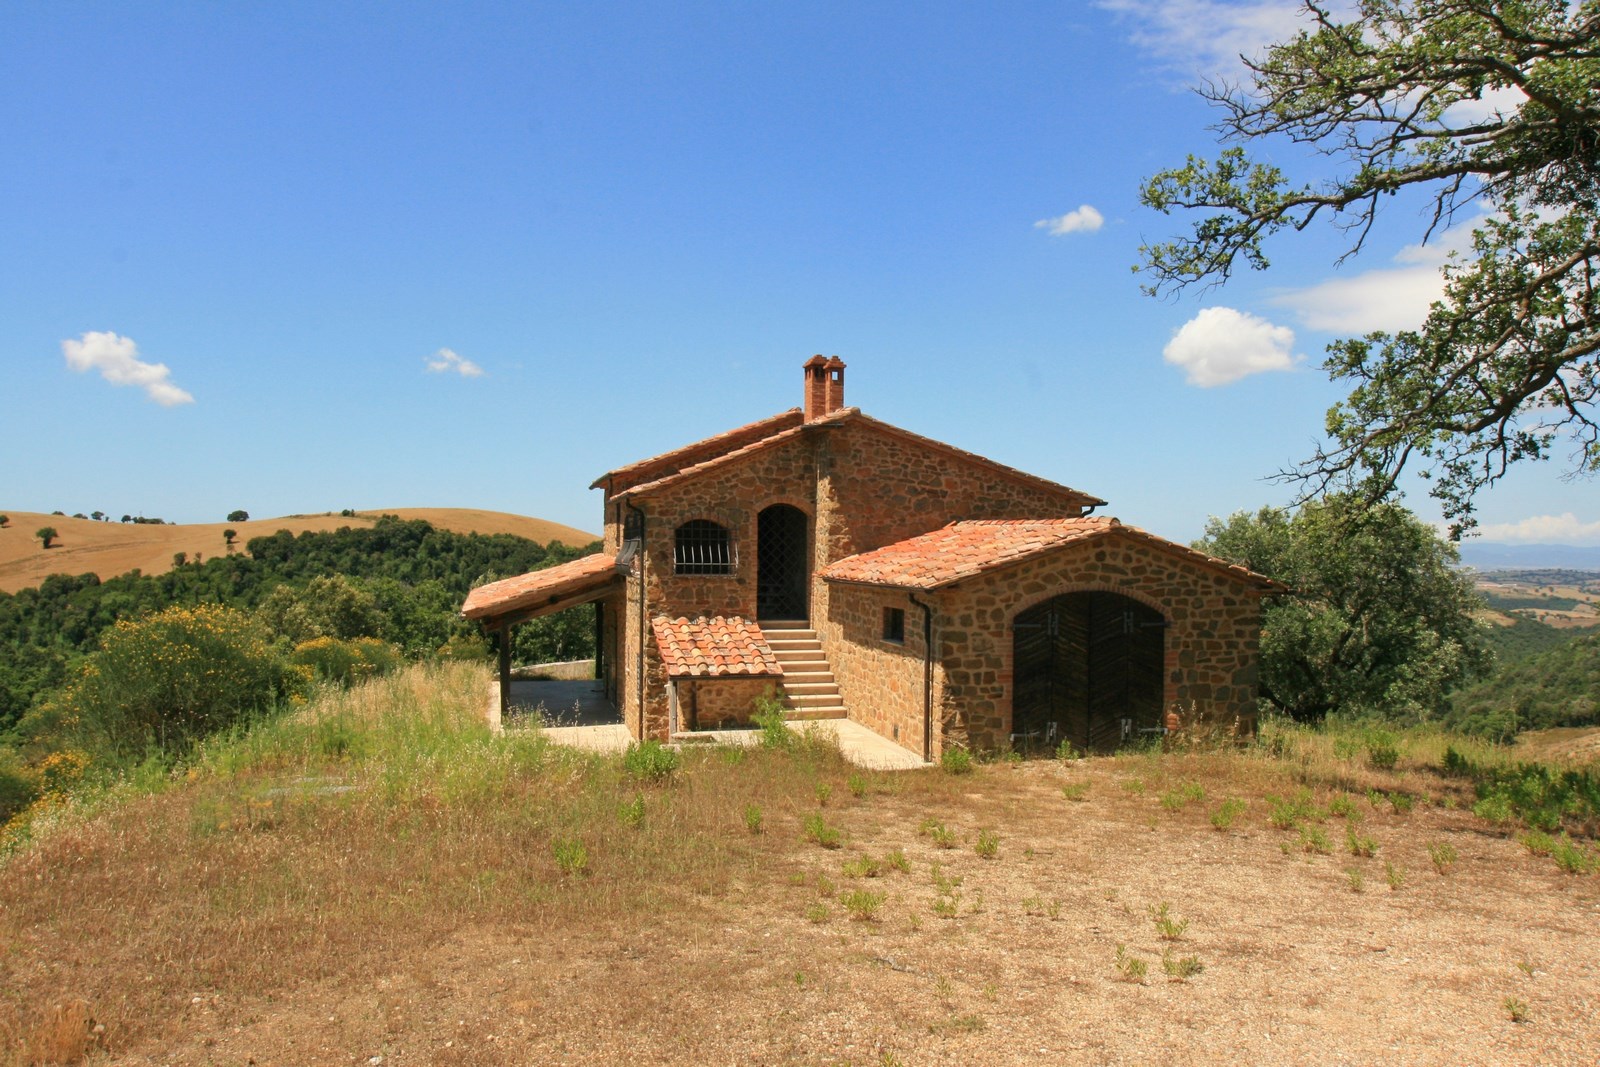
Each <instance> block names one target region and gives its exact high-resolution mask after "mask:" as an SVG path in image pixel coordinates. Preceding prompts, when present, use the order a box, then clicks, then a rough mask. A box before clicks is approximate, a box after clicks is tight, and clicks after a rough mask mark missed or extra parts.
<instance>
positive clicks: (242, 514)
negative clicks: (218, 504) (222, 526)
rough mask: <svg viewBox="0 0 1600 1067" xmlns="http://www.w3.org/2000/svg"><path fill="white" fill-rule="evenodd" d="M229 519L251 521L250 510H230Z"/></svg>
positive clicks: (230, 520)
mask: <svg viewBox="0 0 1600 1067" xmlns="http://www.w3.org/2000/svg"><path fill="white" fill-rule="evenodd" d="M228 521H229V522H249V521H250V513H249V512H248V511H244V510H242V509H241V510H239V511H230V512H228Z"/></svg>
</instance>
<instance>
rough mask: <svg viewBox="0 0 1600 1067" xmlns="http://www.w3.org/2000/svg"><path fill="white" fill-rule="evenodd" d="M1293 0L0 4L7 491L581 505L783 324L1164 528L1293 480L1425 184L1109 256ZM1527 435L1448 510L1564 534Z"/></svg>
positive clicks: (662, 438)
mask: <svg viewBox="0 0 1600 1067" xmlns="http://www.w3.org/2000/svg"><path fill="white" fill-rule="evenodd" d="M1293 6H1294V5H1293V4H1291V3H1281V2H1273V3H1262V2H1243V3H1225V2H1221V0H1107V2H1105V3H1101V4H1087V3H1086V4H1023V3H1010V4H1000V5H966V4H940V3H933V4H924V5H877V4H865V5H863V4H835V5H830V4H815V3H812V4H805V5H797V4H778V3H772V4H736V3H722V4H700V3H682V2H680V3H673V4H638V5H629V4H618V5H610V6H606V7H604V8H600V7H598V6H593V5H574V4H560V5H557V4H503V5H500V4H478V3H464V4H460V5H449V6H445V5H414V6H407V5H402V4H384V5H379V4H338V3H334V4H316V5H309V4H296V3H273V4H245V3H240V4H228V5H216V4H204V5H201V4H194V5H186V4H162V5H109V4H73V5H64V4H44V3H21V4H12V5H8V6H7V8H6V9H5V12H4V13H3V14H0V69H3V70H4V71H6V77H5V79H4V82H3V85H0V131H3V133H0V152H3V156H0V161H3V166H0V234H3V235H4V237H3V243H0V247H3V249H4V255H0V366H3V367H4V378H3V381H4V383H5V387H4V393H5V395H6V396H7V397H8V398H9V402H8V403H7V404H6V406H5V410H6V412H7V415H8V418H9V419H10V421H11V423H12V426H11V430H12V432H11V434H10V440H11V445H10V447H8V448H7V449H6V450H5V459H4V461H3V466H0V505H4V506H6V507H10V508H13V509H17V510H39V511H51V510H55V509H61V510H64V511H67V512H75V511H83V512H88V511H91V510H102V511H106V512H109V513H111V514H114V515H120V514H123V513H124V512H131V513H142V514H145V515H149V516H161V517H164V518H167V519H169V520H174V521H180V522H209V521H220V520H221V519H222V518H223V516H225V515H226V514H227V512H229V511H231V510H233V509H235V508H245V509H247V510H249V511H250V512H251V513H252V515H254V516H256V517H267V516H272V515H281V514H288V513H292V512H313V511H327V510H339V509H342V508H346V507H353V508H357V509H363V510H365V509H371V508H381V507H406V506H441V507H442V506H451V507H480V508H490V509H496V510H503V511H511V512H518V513H522V514H529V515H538V516H541V517H544V518H549V519H554V520H556V521H560V522H564V523H569V524H571V525H575V526H579V527H581V528H585V529H591V530H593V529H597V528H598V526H599V494H598V493H597V492H591V491H589V490H587V489H586V486H588V484H589V483H590V481H591V480H593V478H594V477H595V476H597V475H598V474H600V473H602V472H603V471H605V470H607V469H609V468H611V467H614V466H618V465H620V464H623V463H626V462H628V461H631V460H633V459H637V458H640V457H643V456H646V455H650V454H653V453H656V452H660V451H664V450H666V449H668V448H671V447H674V446H676V445H678V444H682V443H684V442H686V441H689V440H693V439H695V438H698V437H702V436H705V435H708V434H711V433H715V432H718V431H720V430H723V429H726V428H728V427H730V426H733V425H736V424H739V423H743V422H748V421H751V420H753V419H756V418H760V417H764V416H766V415H768V414H771V413H774V412H776V411H780V410H782V409H784V408H787V407H791V406H793V405H796V404H798V403H800V383H801V372H800V365H801V363H802V362H803V361H804V360H805V359H806V358H807V357H809V356H810V355H812V354H814V353H823V354H826V355H835V354H837V355H839V356H840V357H841V358H842V359H844V361H845V362H846V363H847V364H848V366H849V370H848V372H847V377H846V397H847V401H848V402H849V403H851V404H856V405H860V406H861V407H862V408H863V409H865V410H866V411H867V412H869V413H870V414H872V415H874V416H876V417H878V418H881V419H885V420H887V421H890V422H894V423H896V424H899V425H902V426H904V427H906V428H908V429H911V430H915V431H917V432H920V433H925V434H929V435H931V436H934V437H938V438H940V439H943V440H946V441H949V442H950V443H952V444H956V445H959V446H961V447H964V448H968V449H972V450H974V451H977V452H981V453H983V454H985V455H989V456H992V457H994V458H995V459H998V460H1000V461H1002V462H1005V463H1009V464H1012V465H1015V466H1018V467H1022V468H1024V469H1026V470H1030V471H1033V472H1035V473H1038V474H1041V475H1043V476H1045V477H1049V478H1052V479H1055V480H1057V481H1060V482H1064V483H1066V484H1068V485H1072V486H1074V487H1077V488H1080V489H1083V490H1085V491H1088V492H1092V493H1094V494H1096V495H1099V496H1102V497H1105V498H1106V499H1108V500H1109V501H1110V502H1111V506H1110V507H1109V508H1106V509H1104V510H1105V511H1106V512H1108V513H1110V514H1114V515H1117V516H1119V517H1121V518H1122V519H1124V520H1125V521H1128V522H1133V523H1136V524H1138V525H1141V526H1145V527H1146V528H1149V529H1151V530H1152V531H1154V532H1157V533H1161V534H1163V535H1165V536H1169V537H1173V538H1177V539H1182V540H1187V539H1190V538H1193V537H1196V536H1198V535H1199V534H1200V533H1201V530H1202V528H1203V526H1204V523H1205V520H1206V518H1207V516H1208V515H1223V514H1227V513H1230V512H1232V511H1235V510H1238V509H1242V508H1255V507H1258V506H1260V505H1262V504H1268V503H1285V502H1287V501H1288V500H1289V498H1290V496H1291V494H1292V490H1291V489H1290V488H1289V487H1285V486H1281V485H1275V484H1271V483H1269V482H1267V481H1265V480H1263V478H1264V476H1265V475H1268V474H1270V473H1271V472H1273V471H1275V470H1276V469H1278V468H1280V467H1282V466H1284V465H1287V464H1291V463H1293V462H1294V461H1296V460H1298V459H1301V458H1303V457H1304V456H1305V455H1307V454H1308V453H1309V452H1310V450H1311V449H1312V447H1313V446H1314V444H1315V442H1316V440H1317V436H1318V433H1319V430H1320V427H1321V425H1322V418H1323V412H1324V410H1325V409H1326V408H1327V406H1328V405H1329V404H1330V403H1332V402H1333V401H1334V400H1336V399H1337V398H1338V396H1339V395H1340V394H1339V392H1338V390H1337V389H1336V388H1334V387H1333V386H1332V385H1330V384H1329V383H1328V381H1327V380H1326V379H1325V377H1324V376H1323V374H1322V373H1321V371H1320V369H1319V364H1320V362H1321V359H1322V349H1323V346H1324V345H1325V344H1326V343H1327V342H1328V341H1329V340H1331V339H1332V338H1334V337H1336V336H1339V335H1340V334H1341V333H1342V332H1345V331H1347V330H1351V329H1367V328H1371V327H1372V325H1373V320H1374V318H1376V319H1379V320H1383V321H1382V322H1380V323H1378V324H1380V325H1383V324H1389V323H1391V322H1393V321H1400V322H1403V321H1404V319H1405V318H1406V316H1407V315H1416V316H1417V317H1420V311H1421V309H1422V308H1424V307H1425V305H1426V294H1427V289H1428V286H1429V285H1430V284H1432V282H1431V281H1430V279H1431V278H1433V277H1434V275H1435V271H1434V267H1433V263H1434V262H1435V261H1434V260H1433V259H1431V258H1430V257H1431V256H1433V254H1434V253H1433V252H1432V251H1431V250H1423V251H1421V252H1418V251H1417V250H1415V249H1411V250H1409V251H1408V250H1407V245H1408V244H1410V243H1411V242H1414V241H1416V240H1417V239H1418V237H1419V236H1420V232H1421V219H1420V218H1419V217H1418V216H1417V215H1416V214H1415V213H1414V212H1413V211H1411V210H1410V208H1409V207H1408V206H1407V205H1397V207H1396V208H1395V209H1394V210H1393V211H1392V212H1391V213H1390V217H1389V220H1388V221H1389V223H1390V225H1389V226H1388V228H1386V229H1385V230H1384V231H1383V233H1382V234H1380V235H1379V237H1378V239H1376V240H1374V241H1373V242H1372V244H1371V245H1370V246H1369V248H1368V250H1367V251H1366V252H1364V253H1363V255H1362V256H1361V257H1359V258H1358V259H1356V260H1353V261H1350V262H1347V263H1345V264H1344V265H1343V266H1342V267H1340V268H1338V269H1337V270H1336V269H1335V268H1334V265H1333V261H1334V259H1335V258H1336V256H1337V254H1338V251H1339V249H1340V246H1339V245H1338V243H1337V235H1335V234H1326V233H1325V234H1318V235H1314V236H1310V237H1309V238H1308V239H1304V240H1301V241H1299V242H1298V243H1294V242H1290V243H1284V244H1281V245H1279V246H1277V247H1276V248H1275V249H1274V251H1275V253H1276V255H1275V259H1274V267H1273V269H1272V270H1271V271H1269V272H1267V273H1266V274H1259V275H1251V276H1249V277H1242V278H1240V279H1238V280H1237V281H1235V282H1232V283H1230V284H1229V285H1228V286H1227V287H1225V288H1223V289H1220V290H1212V291H1209V292H1207V293H1203V294H1202V293H1191V294H1185V295H1183V296H1182V297H1181V298H1179V299H1176V300H1154V299H1151V298H1148V297H1145V296H1143V295H1141V293H1140V291H1139V279H1138V278H1137V277H1135V275H1134V274H1133V273H1132V271H1131V267H1132V266H1133V264H1134V263H1135V262H1136V260H1137V249H1138V246H1139V244H1140V242H1141V240H1153V239H1158V238H1162V237H1165V236H1168V235H1170V234H1173V233H1176V232H1179V230H1180V228H1181V227H1182V225H1183V223H1182V221H1181V220H1173V219H1165V218H1163V217H1161V216H1159V215H1157V214H1155V213H1154V212H1151V211H1148V210H1146V209H1143V208H1141V207H1140V206H1139V205H1138V199H1137V196H1138V187H1139V182H1140V179H1141V178H1143V177H1145V176H1147V175H1149V174H1151V173H1153V172H1155V171H1157V170H1159V169H1161V168H1162V167H1165V166H1170V165H1177V164H1180V163H1181V162H1182V160H1183V159H1184V157H1185V155H1186V154H1187V153H1190V152H1195V153H1211V152H1213V151H1214V145H1213V142H1212V140H1211V135H1210V134H1209V133H1208V131H1207V129H1206V127H1207V125H1208V123H1209V122H1210V121H1212V119H1211V116H1209V115H1208V113H1207V110H1206V108H1205V107H1204V105H1203V104H1202V102H1201V101H1199V100H1198V99H1197V98H1195V97H1194V96H1193V95H1192V94H1190V93H1188V92H1186V91H1185V90H1184V86H1185V85H1186V84H1191V83H1192V82H1193V81H1194V79H1195V78H1196V77H1197V76H1199V75H1202V74H1212V75H1215V74H1226V73H1227V72H1228V71H1229V70H1230V69H1231V59H1230V57H1231V56H1232V55H1235V54H1237V52H1238V51H1240V50H1241V49H1244V50H1251V49H1254V48H1255V47H1256V45H1257V44H1258V43H1259V42H1261V41H1263V40H1266V39H1270V37H1271V36H1272V35H1273V34H1275V33H1280V32H1282V31H1283V30H1284V29H1286V28H1287V27H1288V26H1290V25H1291V24H1292V11H1293ZM1397 257H1398V258H1397ZM1419 294H1420V296H1419ZM1173 360H1178V361H1179V362H1173ZM161 368H165V370H164V371H163V370H162V369H161ZM1250 370H1253V371H1254V372H1253V373H1244V372H1245V371H1250ZM1563 470H1564V468H1563V466H1562V465H1561V459H1560V458H1558V459H1557V460H1556V461H1555V462H1554V463H1551V464H1547V465H1544V466H1543V467H1541V468H1538V469H1531V470H1525V471H1520V472H1518V473H1516V474H1514V475H1513V476H1512V477H1511V478H1509V479H1508V480H1507V481H1506V482H1505V483H1504V484H1503V485H1502V486H1501V487H1499V488H1496V489H1495V490H1493V491H1492V492H1491V493H1490V494H1489V495H1488V496H1487V497H1486V498H1485V499H1484V501H1483V506H1482V509H1481V519H1482V521H1483V523H1484V525H1485V533H1486V536H1487V537H1488V538H1491V539H1495V540H1517V539H1523V540H1536V541H1545V542H1561V543H1573V544H1600V487H1597V485H1596V483H1594V482H1593V481H1578V482H1570V483H1569V482H1565V481H1563V480H1562V479H1561V477H1560V475H1561V474H1562V472H1563ZM1408 503H1410V504H1411V505H1412V506H1413V507H1415V508H1416V509H1417V510H1418V511H1419V513H1421V514H1423V515H1424V516H1425V517H1427V518H1429V519H1433V518H1436V517H1437V516H1436V512H1434V510H1433V509H1432V507H1431V502H1430V501H1429V500H1428V498H1427V496H1426V493H1425V492H1424V491H1423V490H1421V489H1420V488H1415V487H1413V491H1412V492H1410V494H1409V496H1408Z"/></svg>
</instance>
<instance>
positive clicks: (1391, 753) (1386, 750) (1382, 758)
mask: <svg viewBox="0 0 1600 1067" xmlns="http://www.w3.org/2000/svg"><path fill="white" fill-rule="evenodd" d="M1399 762H1400V748H1399V746H1398V745H1397V744H1396V743H1395V737H1394V735H1393V734H1391V733H1389V732H1388V731H1386V730H1373V731H1372V732H1371V733H1369V734H1368V735H1367V766H1369V767H1371V768H1372V769H1373V770H1379V771H1392V770H1394V766H1395V764H1396V763H1399Z"/></svg>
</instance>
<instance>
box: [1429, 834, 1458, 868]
mask: <svg viewBox="0 0 1600 1067" xmlns="http://www.w3.org/2000/svg"><path fill="white" fill-rule="evenodd" d="M1428 858H1429V859H1430V860H1432V861H1433V869H1434V870H1436V871H1438V872H1439V873H1440V874H1441V875H1444V874H1447V873H1449V871H1450V868H1451V867H1454V866H1455V865H1456V860H1458V859H1460V858H1461V854H1460V853H1458V852H1457V851H1456V846H1454V845H1452V844H1450V843H1449V842H1448V841H1435V842H1434V843H1433V844H1431V845H1429V846H1428Z"/></svg>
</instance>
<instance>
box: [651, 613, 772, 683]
mask: <svg viewBox="0 0 1600 1067" xmlns="http://www.w3.org/2000/svg"><path fill="white" fill-rule="evenodd" d="M650 626H651V628H652V629H653V630H655V634H656V647H657V648H658V649H660V650H661V662H662V663H663V664H665V665H666V668H667V677H669V678H735V677H737V678H748V677H759V676H762V675H781V674H782V673H783V668H782V667H780V666H779V665H778V657H777V656H776V655H774V654H773V651H772V646H771V645H769V644H767V637H766V634H764V633H762V632H761V627H760V626H758V625H756V623H755V622H753V621H752V620H749V619H745V618H741V617H740V616H738V615H730V616H728V617H726V618H724V617H723V616H721V615H718V616H716V617H714V618H710V619H708V618H706V617H705V616H703V615H702V616H700V617H699V618H697V619H687V618H678V619H669V618H667V617H666V616H665V615H658V616H656V617H655V618H654V619H652V620H650Z"/></svg>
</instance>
